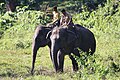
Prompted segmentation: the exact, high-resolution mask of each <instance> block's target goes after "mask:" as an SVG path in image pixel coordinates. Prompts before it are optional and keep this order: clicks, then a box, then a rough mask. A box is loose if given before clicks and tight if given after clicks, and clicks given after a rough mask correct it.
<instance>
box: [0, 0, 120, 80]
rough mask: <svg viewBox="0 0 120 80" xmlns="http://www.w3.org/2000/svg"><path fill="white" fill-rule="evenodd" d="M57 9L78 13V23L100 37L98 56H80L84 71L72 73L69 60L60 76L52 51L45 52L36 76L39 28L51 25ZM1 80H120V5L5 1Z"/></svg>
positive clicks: (115, 1) (103, 0)
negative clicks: (34, 47) (35, 42)
mask: <svg viewBox="0 0 120 80" xmlns="http://www.w3.org/2000/svg"><path fill="white" fill-rule="evenodd" d="M56 4H57V6H58V9H59V10H61V9H63V8H65V9H66V10H67V11H68V12H70V13H71V14H72V16H73V21H74V23H76V24H80V25H82V26H84V27H86V28H88V29H90V30H91V31H92V32H93V33H94V35H95V38H96V42H97V48H96V52H95V54H94V55H93V56H87V55H85V53H81V57H80V58H77V57H76V59H77V61H78V63H79V68H80V69H79V71H78V72H73V71H72V63H71V61H70V59H69V58H68V56H66V57H65V67H64V73H62V74H60V73H57V74H56V73H55V72H54V68H53V65H52V62H51V60H50V57H49V49H48V47H47V46H46V47H44V48H40V49H39V51H38V54H37V59H36V64H35V74H34V76H31V75H30V69H31V63H32V53H31V44H32V37H33V34H34V30H35V27H36V26H37V25H39V24H42V25H46V24H47V23H49V22H51V17H52V14H51V11H52V7H53V6H55V5H56ZM85 57H87V59H85ZM0 80H120V1H119V0H76V1H73V0H54V1H53V0H0Z"/></svg>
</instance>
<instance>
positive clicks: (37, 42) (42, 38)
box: [31, 26, 52, 74]
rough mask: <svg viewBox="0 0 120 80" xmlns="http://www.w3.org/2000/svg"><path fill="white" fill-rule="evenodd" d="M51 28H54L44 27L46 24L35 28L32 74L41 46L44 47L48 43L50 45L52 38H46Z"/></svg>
mask: <svg viewBox="0 0 120 80" xmlns="http://www.w3.org/2000/svg"><path fill="white" fill-rule="evenodd" d="M51 29H52V28H51V27H44V26H38V27H37V28H36V29H35V33H34V36H33V42H32V53H33V61H32V70H31V73H32V74H33V70H34V64H35V59H36V54H37V50H38V49H39V48H40V47H44V46H46V45H48V46H50V40H49V39H46V35H47V33H48V32H49V31H50V30H51Z"/></svg>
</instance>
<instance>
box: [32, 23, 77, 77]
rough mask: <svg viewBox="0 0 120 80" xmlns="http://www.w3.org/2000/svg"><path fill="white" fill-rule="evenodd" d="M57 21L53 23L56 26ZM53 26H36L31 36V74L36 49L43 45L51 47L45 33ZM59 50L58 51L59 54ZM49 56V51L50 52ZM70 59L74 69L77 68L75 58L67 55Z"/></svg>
mask: <svg viewBox="0 0 120 80" xmlns="http://www.w3.org/2000/svg"><path fill="white" fill-rule="evenodd" d="M58 24H59V23H56V24H54V26H58ZM54 26H53V25H52V27H46V26H41V25H39V26H37V27H36V29H35V32H34V36H33V41H32V54H33V56H32V57H33V58H32V69H31V74H32V75H33V73H34V66H35V60H36V55H37V51H38V49H39V48H40V47H45V46H48V47H49V49H51V42H50V39H47V38H46V36H47V33H48V32H49V31H51V30H52V29H53V28H54ZM74 52H76V50H74ZM60 53H61V52H60V51H59V54H60ZM50 57H51V53H50ZM69 57H70V59H71V60H72V63H73V66H74V70H76V69H77V67H76V65H77V64H76V63H75V59H74V58H73V56H72V55H71V56H69Z"/></svg>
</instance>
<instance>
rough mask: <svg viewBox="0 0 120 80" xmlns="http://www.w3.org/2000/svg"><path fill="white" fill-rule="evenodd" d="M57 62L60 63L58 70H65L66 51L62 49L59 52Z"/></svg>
mask: <svg viewBox="0 0 120 80" xmlns="http://www.w3.org/2000/svg"><path fill="white" fill-rule="evenodd" d="M57 63H58V71H59V72H63V65H64V53H62V52H61V51H60V50H59V51H58V54H57Z"/></svg>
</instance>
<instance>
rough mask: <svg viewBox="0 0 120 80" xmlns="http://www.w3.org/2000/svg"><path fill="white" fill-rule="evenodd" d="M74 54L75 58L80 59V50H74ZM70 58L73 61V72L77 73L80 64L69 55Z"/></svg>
mask: <svg viewBox="0 0 120 80" xmlns="http://www.w3.org/2000/svg"><path fill="white" fill-rule="evenodd" d="M73 54H74V55H75V56H78V57H80V54H79V50H78V49H74V51H73ZM69 57H70V59H71V60H72V65H73V71H77V70H78V63H77V61H76V60H75V58H74V57H73V56H72V55H69Z"/></svg>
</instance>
